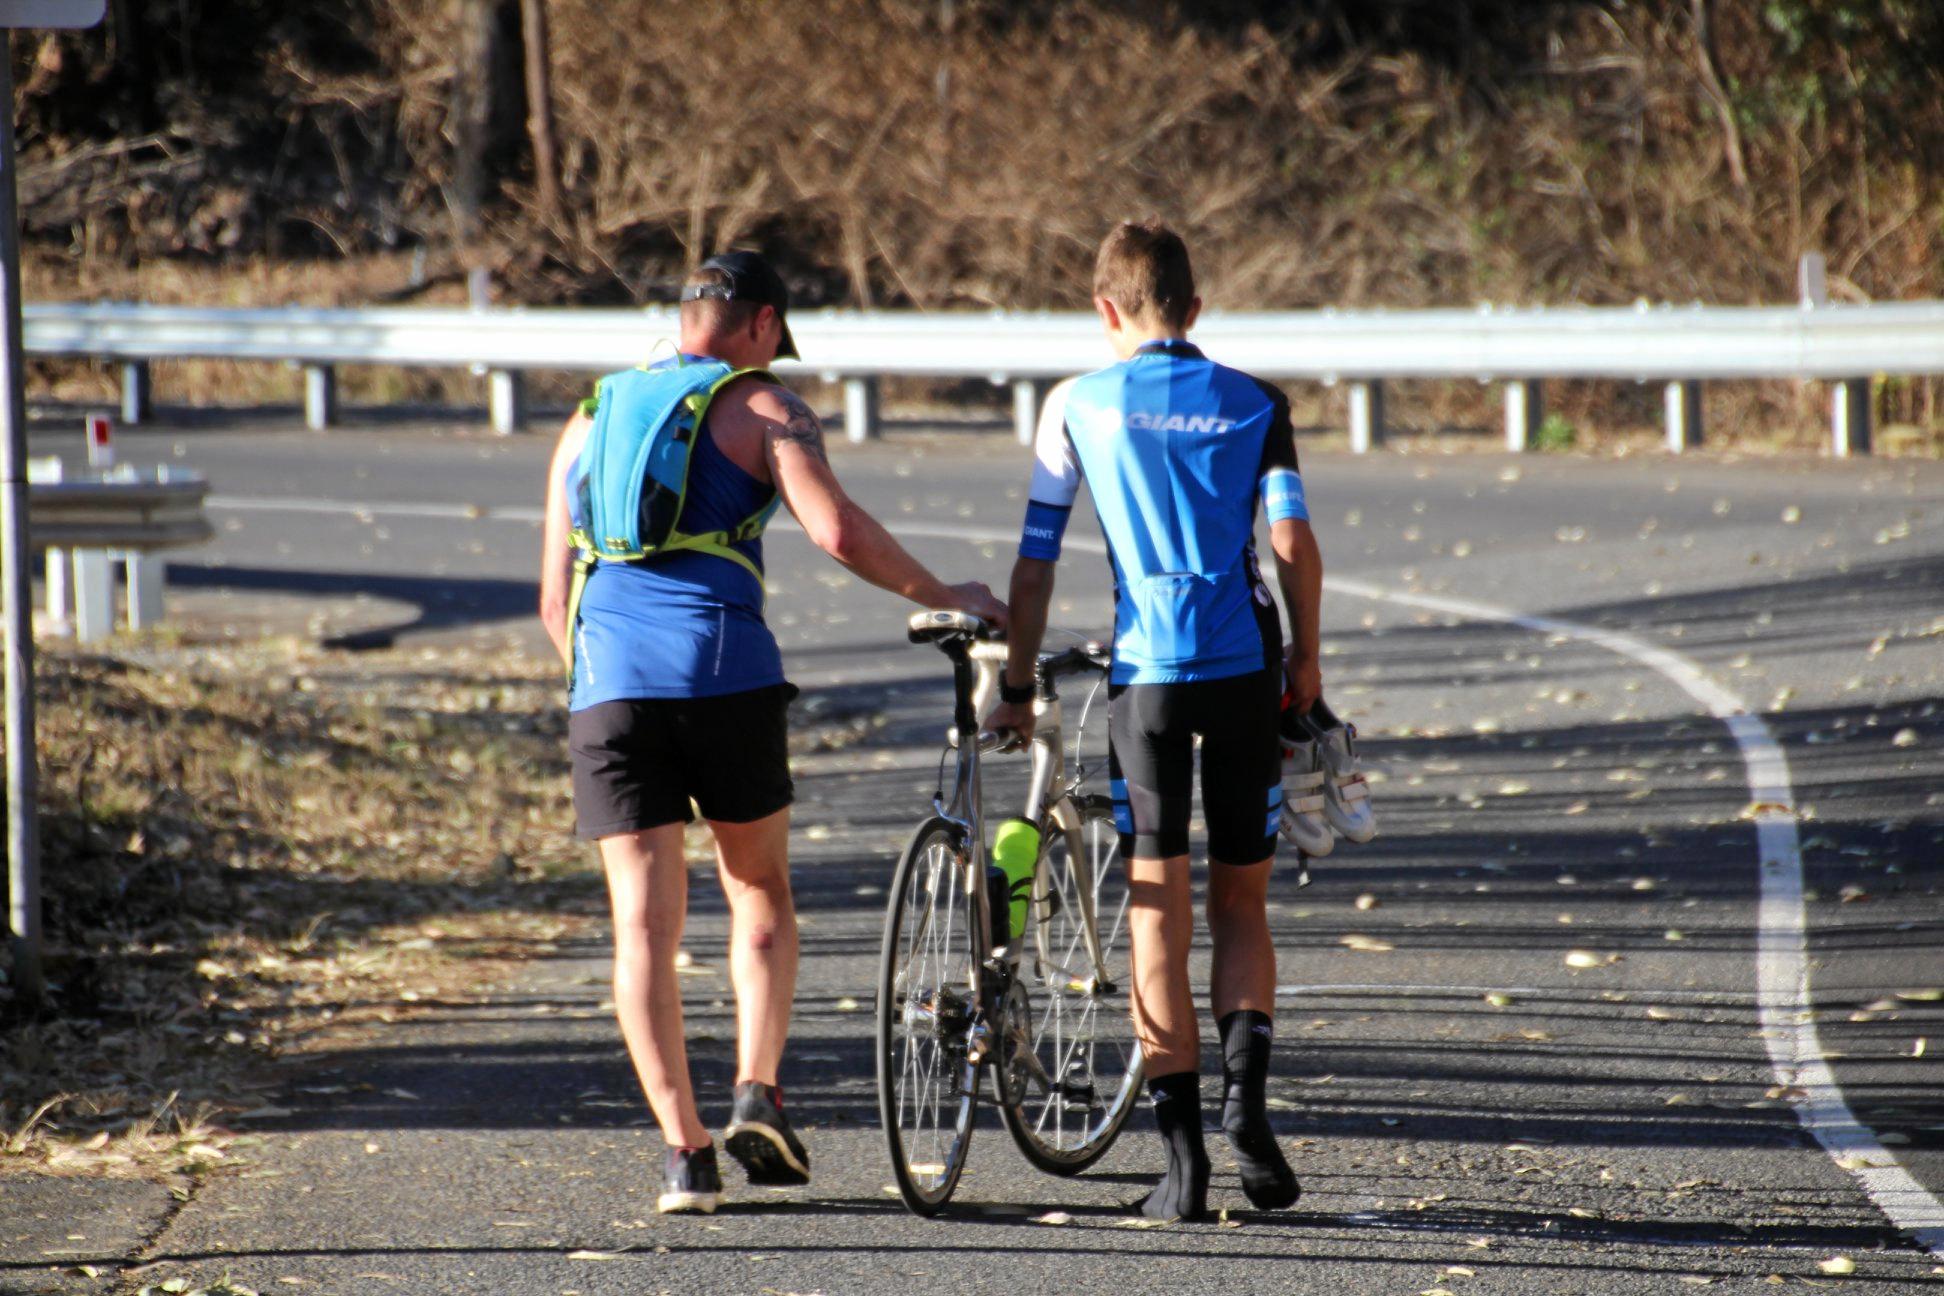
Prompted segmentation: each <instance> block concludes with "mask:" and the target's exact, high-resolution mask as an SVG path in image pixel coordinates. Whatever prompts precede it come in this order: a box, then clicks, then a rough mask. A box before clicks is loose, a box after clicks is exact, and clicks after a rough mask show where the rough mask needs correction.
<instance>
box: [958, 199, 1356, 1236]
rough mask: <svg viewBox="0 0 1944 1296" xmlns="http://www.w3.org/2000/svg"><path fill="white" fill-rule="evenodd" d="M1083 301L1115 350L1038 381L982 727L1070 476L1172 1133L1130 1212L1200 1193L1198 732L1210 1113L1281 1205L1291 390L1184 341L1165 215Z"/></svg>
mask: <svg viewBox="0 0 1944 1296" xmlns="http://www.w3.org/2000/svg"><path fill="white" fill-rule="evenodd" d="M1094 306H1095V309H1096V310H1097V311H1098V312H1099V314H1100V317H1101V320H1102V322H1103V323H1104V324H1105V325H1106V329H1107V337H1108V341H1109V342H1110V343H1111V344H1112V346H1113V349H1114V353H1115V354H1116V355H1118V356H1119V357H1120V363H1118V364H1115V365H1111V366H1109V367H1108V368H1106V369H1102V370H1100V371H1098V372H1096V373H1091V374H1087V375H1084V376H1083V377H1080V378H1076V379H1073V380H1071V381H1069V382H1066V383H1062V384H1060V385H1059V386H1058V387H1055V388H1054V389H1053V391H1052V392H1051V393H1050V394H1049V396H1048V398H1047V402H1046V407H1045V409H1044V411H1043V412H1042V416H1041V419H1040V425H1039V437H1038V447H1037V450H1036V452H1035V453H1036V461H1035V463H1034V467H1033V483H1032V491H1031V495H1030V499H1029V502H1028V504H1027V508H1026V521H1025V527H1024V531H1023V535H1022V538H1021V541H1020V546H1019V559H1018V562H1017V563H1016V564H1015V565H1014V567H1013V576H1012V591H1011V613H1012V628H1011V640H1010V643H1009V645H1008V649H1007V664H1006V673H1005V678H1004V681H1003V683H1002V685H1001V690H1000V692H1001V698H1002V700H1001V703H1000V706H999V707H998V708H997V709H996V710H995V711H994V712H993V714H992V716H991V717H990V718H989V719H988V720H987V722H986V724H987V727H988V728H992V729H1006V730H1011V731H1013V732H1014V733H1016V734H1018V735H1020V736H1021V737H1022V738H1023V737H1026V736H1030V735H1031V733H1032V727H1033V713H1032V696H1033V689H1032V680H1033V663H1034V659H1035V657H1036V656H1037V654H1038V652H1039V645H1040V639H1041V637H1042V635H1043V633H1044V631H1045V627H1046V613H1047V607H1048V604H1049V603H1050V602H1051V600H1052V596H1053V568H1054V563H1055V562H1056V560H1057V559H1058V558H1059V556H1060V541H1061V537H1062V536H1063V535H1064V533H1065V530H1066V524H1067V518H1068V515H1069V513H1070V512H1071V510H1072V508H1073V502H1074V500H1075V498H1076V497H1077V495H1078V493H1079V490H1080V483H1081V482H1082V481H1083V480H1084V481H1085V482H1086V483H1087V485H1088V487H1089V488H1090V490H1091V491H1092V494H1093V504H1094V512H1095V513H1096V514H1097V515H1098V516H1099V518H1100V526H1101V530H1102V531H1103V532H1104V533H1105V535H1106V538H1107V549H1108V552H1109V555H1110V557H1111V559H1112V565H1113V578H1114V660H1113V669H1112V673H1111V675H1110V676H1109V688H1108V696H1109V697H1110V699H1111V702H1110V704H1109V721H1108V729H1109V747H1108V772H1109V779H1110V781H1111V790H1112V792H1113V800H1114V815H1115V818H1116V820H1117V822H1118V826H1119V828H1120V833H1121V854H1122V855H1123V856H1124V857H1125V858H1126V859H1127V862H1128V870H1129V872H1128V877H1129V883H1130V886H1129V890H1130V904H1129V919H1128V933H1129V938H1130V943H1131V946H1132V955H1133V977H1132V982H1133V984H1132V999H1133V1010H1134V1023H1135V1033H1136V1035H1137V1036H1138V1037H1139V1039H1140V1041H1141V1051H1142V1054H1143V1056H1144V1058H1145V1059H1146V1063H1147V1076H1148V1089H1149V1093H1150V1095H1151V1096H1152V1098H1153V1100H1154V1113H1155V1122H1156V1124H1157V1125H1159V1126H1160V1129H1161V1134H1162V1139H1163V1143H1164V1145H1165V1147H1166V1149H1167V1164H1168V1169H1167V1173H1166V1175H1165V1176H1164V1177H1163V1178H1162V1180H1161V1182H1160V1184H1159V1185H1157V1186H1156V1188H1155V1189H1154V1191H1153V1192H1152V1193H1151V1194H1150V1195H1149V1196H1148V1197H1147V1199H1146V1200H1145V1201H1144V1202H1143V1203H1142V1210H1143V1211H1144V1212H1145V1213H1146V1214H1148V1215H1151V1216H1157V1217H1161V1218H1173V1217H1181V1218H1195V1217H1198V1216H1200V1215H1202V1214H1204V1213H1205V1212H1206V1210H1207V1195H1208V1176H1209V1163H1208V1153H1207V1151H1206V1149H1205V1148H1204V1147H1203V1145H1202V1116H1201V1089H1200V1083H1201V1077H1200V1075H1199V1070H1200V1047H1201V1045H1200V1032H1199V1030H1198V1028H1197V1025H1196V1021H1195V1010H1194V1000H1193V998H1192V997H1191V995H1190V992H1189V986H1188V948H1189V943H1190V940H1191V938H1192V935H1193V927H1194V910H1193V906H1192V902H1191V898H1190V893H1189V877H1188V821H1189V816H1190V813H1191V810H1192V796H1193V787H1194V782H1193V780H1194V753H1195V748H1196V743H1197V740H1199V743H1200V750H1201V792H1202V810H1203V818H1204V820H1205V821H1206V823H1207V826H1208V854H1209V860H1210V867H1209V876H1208V923H1209V927H1210V930H1211V934H1212V936H1213V937H1214V944H1215V966H1214V976H1213V982H1214V984H1213V986H1212V996H1211V997H1212V999H1213V1001H1214V1007H1215V1017H1216V1020H1217V1022H1218V1024H1219V1027H1220V1030H1221V1036H1222V1053H1223V1059H1224V1063H1223V1072H1224V1078H1225V1081H1226V1085H1225V1090H1224V1101H1223V1105H1222V1128H1223V1130H1224V1131H1225V1132H1226V1133H1227V1135H1228V1138H1229V1142H1230V1145H1231V1147H1232V1148H1233V1150H1234V1152H1235V1156H1236V1162H1237V1164H1238V1166H1239V1167H1240V1169H1241V1176H1242V1187H1243V1190H1244V1192H1245V1193H1246V1194H1247V1195H1248V1198H1249V1200H1250V1202H1251V1203H1252V1204H1254V1205H1256V1206H1257V1207H1260V1208H1263V1209H1277V1208H1280V1207H1284V1206H1288V1205H1290V1204H1291V1203H1293V1202H1294V1201H1295V1200H1296V1197H1297V1194H1298V1192H1299V1188H1298V1186H1297V1183H1296V1176H1295V1175H1294V1174H1293V1173H1292V1172H1291V1171H1290V1168H1289V1163H1288V1162H1287V1161H1286V1160H1284V1158H1283V1155H1282V1151H1281V1149H1280V1148H1279V1147H1278V1146H1277V1144H1276V1138H1275V1134H1274V1132H1273V1130H1271V1128H1270V1126H1269V1119H1268V1113H1267V1104H1266V1095H1265V1089H1266V1084H1267V1075H1268V1067H1269V1053H1270V1041H1271V1029H1272V1028H1271V1017H1272V1015H1273V1013H1274V1009H1275V988H1276V952H1275V948H1274V946H1273V945H1272V944H1271V943H1270V939H1269V924H1268V918H1267V915H1266V913H1265V899H1266V891H1267V887H1268V882H1269V869H1270V866H1271V863H1272V862H1273V856H1274V848H1275V841H1276V829H1277V821H1278V818H1279V812H1280V809H1281V806H1282V787H1281V770H1280V750H1279V744H1278V742H1277V719H1278V709H1279V707H1278V704H1279V702H1280V699H1281V696H1282V693H1283V691H1284V687H1285V683H1287V686H1288V687H1289V689H1290V690H1291V691H1292V692H1293V694H1294V702H1295V705H1296V707H1297V708H1298V709H1299V710H1302V711H1307V710H1308V709H1309V707H1310V706H1311V705H1312V704H1313V703H1314V702H1315V700H1316V698H1317V697H1318V696H1319V694H1320V693H1321V692H1322V675H1321V672H1320V670H1319V667H1318V646H1317V611H1318V605H1319V603H1320V601H1321V595H1322V581H1323V564H1322V559H1321V557H1320V556H1319V555H1318V553H1317V548H1316V539H1315V537H1314V536H1313V535H1312V534H1311V532H1310V527H1309V511H1308V508H1307V506H1306V505H1305V503H1304V499H1303V483H1302V478H1301V477H1300V476H1299V475H1298V473H1297V465H1296V445H1295V438H1294V433H1293V430H1292V428H1291V427H1290V422H1289V403H1288V400H1287V399H1286V398H1285V397H1284V396H1283V394H1282V393H1281V392H1280V391H1277V390H1276V389H1275V388H1273V387H1271V386H1269V385H1268V384H1266V383H1263V382H1260V381H1258V380H1257V379H1254V378H1251V377H1250V376H1249V375H1247V374H1245V373H1241V372H1239V371H1237V370H1234V369H1229V368H1226V367H1224V366H1222V365H1219V364H1215V363H1214V362H1212V361H1210V360H1209V359H1208V358H1207V357H1206V356H1204V355H1202V353H1201V351H1200V350H1199V349H1198V348H1196V347H1195V346H1194V345H1193V344H1192V343H1190V342H1189V341H1188V340H1187V334H1188V330H1189V328H1190V327H1191V326H1193V324H1194V322H1195V317H1196V315H1197V314H1198V313H1199V312H1200V310H1201V299H1200V298H1199V297H1197V296H1196V295H1195V284H1194V276H1193V274H1192V272H1191V270H1190V267H1189V263H1188V249H1187V248H1186V247H1185V246H1184V245H1183V244H1182V241H1181V239H1180V238H1179V237H1178V236H1176V235H1175V234H1174V233H1173V231H1171V230H1169V229H1167V228H1166V227H1164V226H1161V225H1159V224H1146V225H1133V224H1128V225H1122V226H1120V227H1119V228H1117V229H1115V230H1114V231H1113V233H1111V234H1109V235H1108V237H1107V239H1106V241H1105V242H1104V243H1102V244H1101V248H1100V254H1099V257H1098V259H1097V261H1096V264H1095V270H1094ZM1258 500H1259V501H1261V503H1262V505H1263V507H1264V510H1265V512H1266V513H1267V514H1268V519H1269V524H1270V526H1269V535H1270V543H1271V546H1272V548H1273V549H1274V552H1275V558H1276V575H1277V580H1278V583H1279V585H1280V586H1281V588H1282V594H1283V604H1284V606H1285V608H1286V609H1287V610H1288V615H1289V630H1290V643H1289V648H1288V650H1287V651H1286V652H1285V650H1284V648H1283V643H1282V635H1281V632H1280V628H1279V626H1278V625H1277V621H1276V606H1275V601H1274V600H1273V599H1272V598H1271V597H1270V593H1269V590H1268V588H1267V587H1266V586H1265V585H1264V584H1263V582H1262V576H1261V573H1260V572H1259V570H1258V569H1257V565H1256V554H1255V519H1256V506H1257V502H1258Z"/></svg>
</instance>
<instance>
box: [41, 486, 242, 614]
mask: <svg viewBox="0 0 1944 1296" xmlns="http://www.w3.org/2000/svg"><path fill="white" fill-rule="evenodd" d="M53 467H54V471H55V472H56V473H57V472H58V465H54V466H53ZM50 476H51V477H52V479H43V480H35V479H31V478H30V480H29V482H28V486H27V543H28V547H29V548H32V549H45V550H47V551H48V552H47V582H46V585H47V611H48V616H49V619H50V620H51V621H53V622H55V623H57V624H58V623H65V622H67V620H68V614H69V610H70V603H71V605H72V612H73V627H74V637H75V638H76V639H77V640H78V641H80V642H82V643H90V642H93V641H95V640H98V639H103V638H106V637H107V636H108V635H109V634H111V633H112V632H113V630H114V592H115V580H114V569H113V564H114V563H115V562H117V561H119V562H122V563H124V564H125V565H126V568H127V584H128V626H129V629H131V630H145V629H148V628H150V627H152V626H156V625H160V624H161V622H162V616H163V594H164V587H165V580H164V575H165V571H164V566H163V563H162V560H161V558H160V557H158V556H157V554H158V551H160V550H163V549H175V548H180V547H182V546H184V545H193V544H201V543H203V542H204V541H206V540H208V539H209V538H210V537H211V536H213V535H214V534H215V530H214V528H212V527H211V526H210V523H209V518H208V517H207V516H206V515H205V514H204V512H203V502H204V500H205V499H206V497H207V496H208V494H209V483H208V481H207V480H205V479H204V478H203V477H202V476H200V475H198V474H193V473H184V472H180V471H172V470H169V469H166V468H165V469H163V470H161V471H160V472H158V473H157V475H155V476H153V477H142V476H137V475H135V474H134V473H131V472H128V471H126V470H116V471H114V472H111V473H110V474H108V475H106V476H95V477H83V478H77V479H73V480H62V479H60V478H59V477H58V476H52V474H50Z"/></svg>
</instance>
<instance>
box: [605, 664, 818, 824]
mask: <svg viewBox="0 0 1944 1296" xmlns="http://www.w3.org/2000/svg"><path fill="white" fill-rule="evenodd" d="M796 695H797V689H796V686H795V685H794V684H772V685H770V686H769V687H767V688H759V689H751V690H749V691H748V692H746V693H727V694H724V695H722V696H721V697H705V698H641V699H630V700H623V701H618V702H600V703H597V704H595V705H594V706H591V707H586V708H584V709H582V710H580V711H575V712H573V713H572V714H571V715H569V716H568V717H567V748H568V751H569V753H570V755H571V757H572V761H573V769H574V821H575V822H574V829H575V832H576V833H577V834H578V835H579V836H581V837H585V838H587V839H588V840H590V841H594V840H599V839H600V838H602V837H612V836H615V835H616V834H618V833H629V832H640V831H642V830H643V829H647V828H659V827H661V826H662V825H663V824H671V823H688V822H690V821H691V820H693V819H694V818H695V815H694V812H693V811H691V810H690V808H689V802H690V801H694V803H695V805H696V807H697V808H699V809H700V810H701V811H702V817H703V818H704V819H715V820H719V821H721V822H723V823H750V822H752V821H754V820H757V819H761V818H764V817H765V816H767V815H772V814H775V813H776V812H777V811H778V810H781V809H783V808H784V807H785V806H787V805H789V804H790V802H791V800H792V799H793V797H794V794H795V788H794V786H793V785H792V784H791V782H790V754H789V748H788V745H787V743H786V740H785V737H786V731H787V728H788V726H787V715H788V712H789V707H790V701H791V699H793V698H794V697H796Z"/></svg>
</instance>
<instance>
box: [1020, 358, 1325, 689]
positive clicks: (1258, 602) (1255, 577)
mask: <svg viewBox="0 0 1944 1296" xmlns="http://www.w3.org/2000/svg"><path fill="white" fill-rule="evenodd" d="M1083 478H1084V480H1085V481H1086V482H1087V484H1088V486H1089V487H1090V488H1091V490H1092V492H1093V502H1094V512H1095V513H1096V514H1097V515H1098V516H1099V518H1100V526H1101V530H1102V532H1103V533H1105V535H1106V539H1107V549H1108V553H1109V555H1110V556H1111V558H1112V561H1113V569H1114V666H1113V673H1112V675H1111V679H1112V681H1113V682H1114V683H1116V684H1169V683H1178V682H1183V681H1189V680H1207V679H1223V678H1226V677H1228V676H1231V675H1240V674H1243V673H1245V672H1248V671H1255V670H1261V669H1263V667H1264V666H1267V665H1273V664H1274V657H1275V653H1276V650H1277V644H1278V643H1279V642H1280V635H1279V634H1278V632H1277V628H1276V621H1275V616H1276V611H1275V602H1274V600H1273V599H1272V598H1271V597H1270V595H1269V590H1268V588H1267V587H1266V586H1264V585H1263V583H1262V577H1261V574H1260V572H1259V570H1258V568H1257V565H1256V555H1255V516H1256V501H1257V500H1258V499H1261V500H1262V501H1263V502H1264V504H1265V506H1266V509H1267V513H1268V516H1269V520H1270V521H1271V522H1276V521H1280V520H1283V519H1286V518H1307V517H1308V516H1309V511H1308V508H1307V506H1306V504H1305V502H1304V499H1303V483H1302V478H1301V477H1300V476H1299V475H1298V473H1297V468H1296V445H1295V438H1294V435H1293V430H1292V429H1291V427H1290V422H1289V402H1288V400H1287V398H1285V397H1284V396H1283V394H1282V393H1281V392H1279V391H1277V390H1276V389H1275V388H1273V387H1270V386H1268V385H1267V384H1265V383H1262V382H1260V381H1259V380H1257V379H1255V378H1252V377H1250V376H1249V375H1248V374H1245V373H1243V372H1241V371H1240V370H1237V369H1230V368H1228V367H1227V366H1225V365H1219V364H1216V363H1214V362H1213V361H1211V360H1209V359H1208V358H1207V357H1205V356H1204V355H1202V353H1201V351H1200V350H1199V349H1197V348H1196V347H1194V346H1193V345H1191V344H1190V343H1187V342H1184V341H1179V340H1175V341H1166V342H1156V343H1149V344H1147V345H1146V346H1143V347H1142V348H1141V349H1140V351H1138V352H1136V353H1135V355H1134V356H1133V357H1131V358H1130V359H1127V360H1124V361H1122V362H1121V363H1119V364H1116V365H1112V366H1110V367H1108V368H1106V369H1102V370H1099V371H1097V372H1095V373H1091V374H1086V375H1084V376H1083V377H1080V378H1076V379H1073V380H1071V381H1070V382H1067V383H1062V384H1061V385H1060V386H1058V387H1056V388H1054V389H1053V391H1052V392H1051V393H1050V394H1049V396H1048V398H1047V403H1046V408H1045V410H1044V411H1043V413H1042V415H1041V419H1040V425H1039V436H1038V439H1037V450H1036V461H1035V464H1034V469H1033V485H1032V491H1031V496H1030V500H1029V502H1028V504H1027V508H1026V522H1025V527H1024V530H1023V532H1022V535H1021V539H1020V545H1019V552H1020V555H1021V556H1022V557H1025V558H1039V559H1047V560H1052V559H1056V558H1058V557H1059V556H1060V541H1061V539H1062V537H1063V535H1064V533H1065V531H1066V524H1067V518H1068V516H1069V514H1070V513H1071V510H1072V507H1073V501H1074V499H1075V498H1076V497H1077V496H1078V494H1079V490H1080V482H1081V480H1082V479H1083Z"/></svg>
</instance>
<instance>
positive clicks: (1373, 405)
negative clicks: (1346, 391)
mask: <svg viewBox="0 0 1944 1296" xmlns="http://www.w3.org/2000/svg"><path fill="white" fill-rule="evenodd" d="M1382 444H1384V384H1383V383H1381V382H1376V381H1373V380H1369V379H1365V380H1362V381H1358V382H1353V383H1351V384H1350V450H1351V452H1352V453H1353V454H1369V453H1370V451H1371V450H1372V448H1374V447H1376V446H1380V445H1382Z"/></svg>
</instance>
